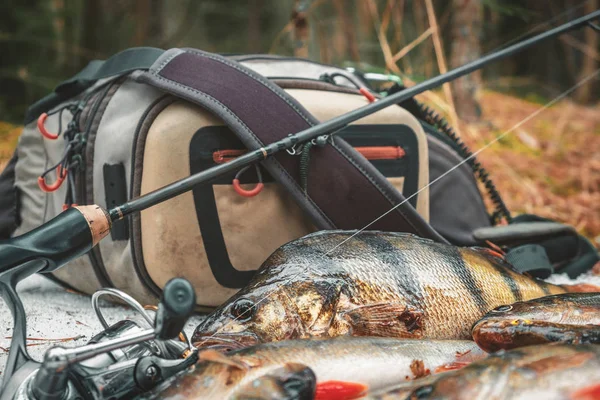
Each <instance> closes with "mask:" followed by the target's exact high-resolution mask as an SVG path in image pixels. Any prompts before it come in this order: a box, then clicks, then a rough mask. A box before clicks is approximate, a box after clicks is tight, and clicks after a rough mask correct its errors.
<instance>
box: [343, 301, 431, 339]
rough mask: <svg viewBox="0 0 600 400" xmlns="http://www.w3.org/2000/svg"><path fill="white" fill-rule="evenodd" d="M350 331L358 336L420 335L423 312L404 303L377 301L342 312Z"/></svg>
mask: <svg viewBox="0 0 600 400" xmlns="http://www.w3.org/2000/svg"><path fill="white" fill-rule="evenodd" d="M344 318H345V319H346V320H347V322H348V323H349V324H350V325H351V328H352V333H353V334H354V335H358V336H390V337H421V336H422V334H423V312H422V311H420V310H416V309H414V308H409V307H407V306H406V305H405V304H397V303H396V304H395V303H377V304H370V305H366V306H359V307H355V308H353V309H351V310H349V311H347V312H345V313H344Z"/></svg>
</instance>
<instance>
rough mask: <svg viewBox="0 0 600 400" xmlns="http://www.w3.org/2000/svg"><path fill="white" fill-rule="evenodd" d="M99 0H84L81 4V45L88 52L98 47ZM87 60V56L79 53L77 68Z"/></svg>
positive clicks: (100, 20)
mask: <svg viewBox="0 0 600 400" xmlns="http://www.w3.org/2000/svg"><path fill="white" fill-rule="evenodd" d="M100 1H101V0H86V1H85V4H84V6H83V18H82V23H81V26H82V33H81V47H82V48H83V49H84V50H88V51H90V52H93V51H96V50H98V49H100V38H101V37H102V35H101V34H100V29H99V26H101V24H102V18H101V16H102V13H101V9H102V7H101V5H100ZM88 61H89V58H88V57H86V56H84V55H83V54H80V57H79V65H78V66H77V69H78V70H79V69H81V68H83V67H84V66H85V65H86V64H87V63H88Z"/></svg>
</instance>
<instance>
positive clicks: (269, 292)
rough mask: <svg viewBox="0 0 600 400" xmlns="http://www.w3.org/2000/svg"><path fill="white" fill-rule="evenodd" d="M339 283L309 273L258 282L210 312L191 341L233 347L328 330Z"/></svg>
mask: <svg viewBox="0 0 600 400" xmlns="http://www.w3.org/2000/svg"><path fill="white" fill-rule="evenodd" d="M338 287H339V286H337V285H336V284H335V283H334V282H330V281H327V280H324V281H323V280H318V279H316V280H313V279H310V278H307V277H305V276H302V277H299V278H297V279H295V280H294V279H292V280H285V279H283V278H282V279H277V280H272V281H263V280H258V281H255V283H254V284H250V285H249V286H247V287H246V288H244V289H242V290H241V291H240V292H238V293H237V294H236V295H235V296H233V297H232V298H231V299H230V300H228V301H227V302H226V303H224V304H223V305H221V306H220V307H219V308H217V309H216V310H215V311H214V312H212V313H211V314H210V315H208V316H207V318H206V319H205V320H204V321H203V322H202V323H200V324H199V325H198V327H197V328H196V330H195V331H194V334H193V336H192V342H193V343H194V345H195V346H196V347H199V348H217V349H220V350H225V351H229V350H236V349H240V348H244V347H248V346H252V345H255V344H258V343H265V342H273V341H281V340H288V339H299V338H307V337H310V336H312V335H314V334H315V333H318V332H321V331H326V330H327V329H328V328H329V326H330V324H331V323H332V321H333V317H334V313H335V305H336V301H337V299H338V297H339V290H338V289H337V288H338Z"/></svg>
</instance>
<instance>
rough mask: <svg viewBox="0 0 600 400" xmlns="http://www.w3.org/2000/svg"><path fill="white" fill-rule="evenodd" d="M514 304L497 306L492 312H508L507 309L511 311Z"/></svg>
mask: <svg viewBox="0 0 600 400" xmlns="http://www.w3.org/2000/svg"><path fill="white" fill-rule="evenodd" d="M512 308H513V306H511V305H506V306H500V307H496V308H494V309H493V310H492V312H506V311H510V310H512Z"/></svg>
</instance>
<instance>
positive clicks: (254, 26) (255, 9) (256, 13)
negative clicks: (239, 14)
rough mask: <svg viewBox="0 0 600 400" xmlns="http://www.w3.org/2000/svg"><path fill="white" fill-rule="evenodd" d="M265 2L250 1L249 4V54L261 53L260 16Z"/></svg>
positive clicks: (259, 0)
mask: <svg viewBox="0 0 600 400" xmlns="http://www.w3.org/2000/svg"><path fill="white" fill-rule="evenodd" d="M262 5H263V0H250V2H249V3H248V7H249V10H248V52H249V53H259V52H260V50H261V49H260V44H261V40H260V14H261V9H262Z"/></svg>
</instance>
